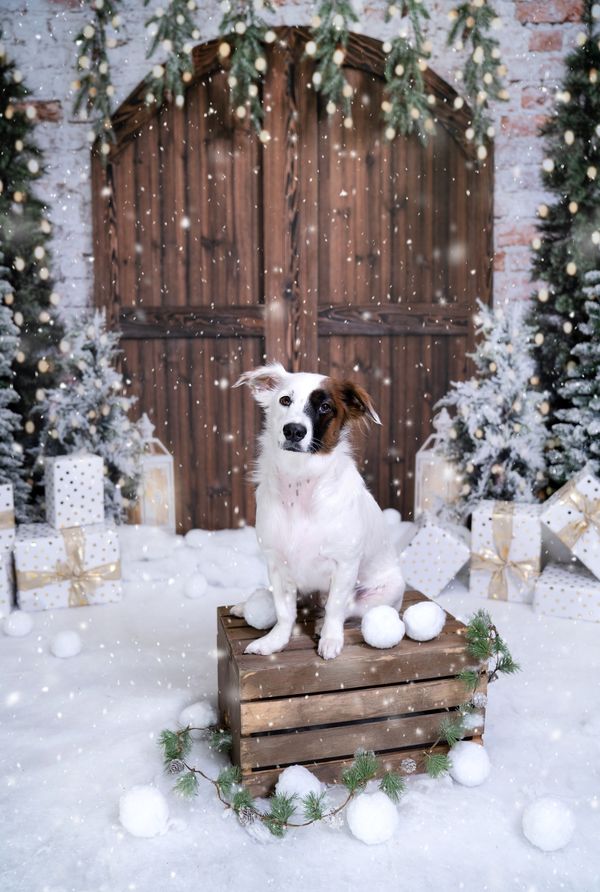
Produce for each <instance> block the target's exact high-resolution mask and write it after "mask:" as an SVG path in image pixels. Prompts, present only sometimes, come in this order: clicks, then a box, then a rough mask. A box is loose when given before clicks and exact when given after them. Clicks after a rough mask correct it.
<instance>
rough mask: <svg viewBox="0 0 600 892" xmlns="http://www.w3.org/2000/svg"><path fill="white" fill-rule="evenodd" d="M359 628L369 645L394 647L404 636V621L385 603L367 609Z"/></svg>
mask: <svg viewBox="0 0 600 892" xmlns="http://www.w3.org/2000/svg"><path fill="white" fill-rule="evenodd" d="M360 630H361V632H362V636H363V638H364V639H365V641H366V642H367V644H370V645H371V647H394V646H395V645H396V644H398V642H399V641H402V639H403V638H404V623H403V622H402V620H401V619H400V616H399V614H398V611H397V610H395V609H394V608H393V607H388V606H386V605H385V604H382V605H380V606H379V607H371V609H370V610H367V612H366V613H365V615H364V616H363V618H362V623H361V624H360Z"/></svg>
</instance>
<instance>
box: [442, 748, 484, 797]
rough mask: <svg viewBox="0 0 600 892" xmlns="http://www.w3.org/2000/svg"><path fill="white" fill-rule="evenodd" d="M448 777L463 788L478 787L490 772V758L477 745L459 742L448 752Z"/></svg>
mask: <svg viewBox="0 0 600 892" xmlns="http://www.w3.org/2000/svg"><path fill="white" fill-rule="evenodd" d="M449 755H450V762H451V763H452V765H451V768H450V777H451V778H452V779H453V780H455V781H456V783H457V784H462V785H463V787H478V786H479V784H482V783H483V782H484V780H487V778H488V777H489V774H490V771H491V768H492V766H491V764H490V757H489V756H488V754H487V752H486V751H485V749H484V748H483V747H482V746H481V745H480V744H479V743H473V741H472V740H461V741H459V742H458V743H456V744H454V746H453V747H452V749H451V750H450V753H449Z"/></svg>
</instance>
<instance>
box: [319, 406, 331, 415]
mask: <svg viewBox="0 0 600 892" xmlns="http://www.w3.org/2000/svg"><path fill="white" fill-rule="evenodd" d="M319 412H320V413H321V415H327V413H328V412H331V406H330V404H329V403H321V405H320V406H319Z"/></svg>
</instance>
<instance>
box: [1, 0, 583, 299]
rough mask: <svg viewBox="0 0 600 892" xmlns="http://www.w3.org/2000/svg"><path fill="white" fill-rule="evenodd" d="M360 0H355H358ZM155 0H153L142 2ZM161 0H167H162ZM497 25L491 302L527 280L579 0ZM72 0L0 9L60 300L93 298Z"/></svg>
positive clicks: (437, 38) (297, 18)
mask: <svg viewBox="0 0 600 892" xmlns="http://www.w3.org/2000/svg"><path fill="white" fill-rule="evenodd" d="M357 2H360V0H357ZM427 2H428V7H429V9H430V11H431V20H432V29H431V38H432V42H433V46H434V49H433V54H432V67H433V68H434V69H435V71H436V72H437V73H438V74H439V75H441V77H443V78H445V79H446V80H447V81H449V82H450V83H454V82H455V74H454V72H455V69H456V68H457V67H459V59H458V58H457V56H456V55H455V54H454V52H452V51H449V50H448V49H447V48H446V47H445V35H446V33H447V23H448V19H447V13H448V10H449V9H450V7H451V5H452V4H451V2H450V0H444V2H440V0H438V2H432V0H427ZM153 5H156V4H151V7H152V6H153ZM360 5H361V14H360V20H361V27H362V30H363V32H364V33H366V34H369V35H372V36H373V37H378V38H381V39H385V37H387V36H389V34H390V33H391V27H390V26H386V25H385V24H384V22H383V12H382V9H383V6H382V4H381V3H380V2H372V0H367V2H366V3H361V4H360ZM163 6H166V0H163ZM494 6H495V9H496V11H497V13H498V14H499V15H500V17H501V18H502V21H503V28H502V29H501V30H500V31H499V32H497V34H498V37H499V39H500V41H501V45H502V52H503V58H504V61H505V62H506V64H507V65H508V68H509V75H508V86H509V90H510V101H509V102H507V103H503V104H502V105H500V106H499V107H498V108H497V109H496V110H495V117H496V149H495V163H496V203H495V248H496V254H495V297H494V299H495V302H497V303H499V302H503V301H506V300H513V299H523V298H526V297H527V296H528V294H529V293H530V291H531V283H530V282H529V251H528V245H529V243H530V241H531V238H532V236H533V225H534V221H535V215H536V208H537V206H538V204H540V203H541V202H542V201H543V200H544V197H545V196H544V193H543V190H542V187H541V184H540V180H539V169H540V163H541V160H542V144H541V142H540V140H539V139H538V138H537V136H536V132H537V128H538V127H539V125H540V123H542V121H543V120H544V117H545V115H546V114H547V113H548V111H549V109H550V107H551V103H552V97H553V95H554V92H555V90H556V87H557V85H558V83H559V81H560V78H561V74H562V61H563V57H564V54H565V53H566V52H567V51H568V50H569V49H570V48H571V47H572V46H574V44H575V39H576V34H577V32H578V31H579V30H580V26H579V25H578V21H579V16H580V13H581V3H580V2H579V0H496V2H495V3H494ZM200 7H201V11H200V13H199V14H198V22H200V23H201V29H202V33H203V37H205V38H206V39H207V40H209V39H211V38H212V37H214V36H215V35H216V31H217V26H218V21H219V18H220V15H221V13H220V9H219V7H218V5H217V4H216V3H210V2H204V3H203V2H202V0H200ZM310 10H311V5H310V4H308V3H306V2H304V0H300V2H295V0H292V2H290V0H286V2H285V3H280V5H279V8H278V10H277V13H276V15H275V17H274V23H275V24H290V25H291V24H306V23H307V21H308V19H309V17H310ZM148 15H149V12H148V10H147V9H145V8H144V7H143V4H142V0H124V2H123V18H124V19H125V21H126V35H125V36H124V37H123V39H122V40H121V41H120V42H119V46H118V47H116V48H115V50H114V51H113V60H114V69H113V70H114V71H115V72H117V75H116V77H115V81H116V83H115V86H116V88H117V96H116V101H117V103H119V102H121V101H122V100H123V99H124V98H125V97H126V96H127V94H128V93H129V92H130V91H131V90H132V89H133V87H135V86H136V84H138V83H139V82H140V81H141V80H142V78H143V77H144V76H145V75H146V73H147V71H148V68H149V63H148V61H147V60H146V58H145V55H146V47H147V38H146V35H145V29H144V20H145V19H146V18H147V16H148ZM87 18H88V16H87V14H86V12H85V10H82V9H81V6H80V3H79V2H77V0H20V2H17V0H4V2H3V4H2V11H1V12H0V20H1V21H2V23H3V25H4V31H5V34H4V42H5V44H6V46H7V48H8V50H9V52H10V53H11V54H12V56H13V58H15V60H16V62H17V64H18V66H19V68H20V69H21V71H22V72H23V76H24V78H25V82H26V83H27V84H28V86H29V87H30V89H31V91H32V94H33V98H34V100H35V103H36V106H37V110H38V119H39V121H40V124H39V128H38V140H39V143H40V145H41V146H42V148H43V149H44V151H45V153H46V166H47V171H46V173H45V175H44V177H43V179H42V180H41V181H40V184H39V192H40V194H41V195H42V197H43V198H44V199H45V200H46V201H48V203H49V204H50V205H51V208H52V214H51V216H52V220H53V223H54V233H55V243H54V271H55V277H56V280H57V286H58V287H57V290H59V291H60V292H61V294H62V296H63V307H64V308H65V310H69V309H75V308H77V307H81V306H85V305H86V304H87V303H89V301H90V299H91V284H92V279H93V261H92V255H91V209H90V202H91V195H90V169H89V143H88V141H87V133H88V129H89V128H88V127H87V125H86V124H85V123H81V122H80V121H78V120H75V119H74V118H73V115H72V114H71V105H72V88H71V82H72V80H73V79H74V77H75V73H74V68H73V63H74V59H75V53H74V46H73V37H74V36H75V34H77V32H78V31H79V30H80V29H81V27H82V25H83V24H84V23H85V21H87Z"/></svg>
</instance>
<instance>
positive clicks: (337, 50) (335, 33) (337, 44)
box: [305, 0, 358, 127]
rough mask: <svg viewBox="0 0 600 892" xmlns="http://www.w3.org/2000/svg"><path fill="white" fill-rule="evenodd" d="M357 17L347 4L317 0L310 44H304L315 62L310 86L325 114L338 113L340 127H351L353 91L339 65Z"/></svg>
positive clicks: (339, 0)
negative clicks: (317, 95)
mask: <svg viewBox="0 0 600 892" xmlns="http://www.w3.org/2000/svg"><path fill="white" fill-rule="evenodd" d="M356 22H358V16H357V14H356V10H355V9H354V7H353V5H352V2H350V0H320V2H319V4H318V5H317V10H316V15H315V16H314V18H313V20H312V29H311V36H312V40H311V41H309V42H308V43H307V44H306V48H305V51H306V54H307V55H308V56H310V57H312V58H314V59H315V62H316V65H315V71H314V74H313V77H312V83H313V87H314V89H315V90H316V91H317V93H320V94H321V96H323V98H324V99H325V102H326V110H327V113H328V114H333V113H334V112H335V111H336V110H337V109H340V110H341V111H342V114H343V117H344V126H345V127H352V97H353V95H354V90H353V88H352V85H351V84H350V83H349V82H348V80H347V78H346V76H345V74H344V70H343V64H344V59H345V56H346V49H347V47H348V41H349V39H350V29H351V26H352V25H353V24H354V23H356Z"/></svg>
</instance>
